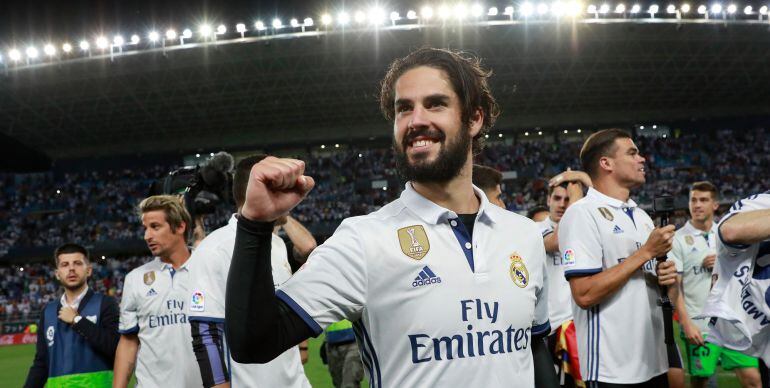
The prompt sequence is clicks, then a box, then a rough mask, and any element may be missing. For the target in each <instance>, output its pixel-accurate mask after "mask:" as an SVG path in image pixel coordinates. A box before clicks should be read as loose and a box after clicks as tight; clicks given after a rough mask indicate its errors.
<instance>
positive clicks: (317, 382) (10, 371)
mask: <svg viewBox="0 0 770 388" xmlns="http://www.w3.org/2000/svg"><path fill="white" fill-rule="evenodd" d="M676 338H677V341H679V346H680V349H684V344H683V343H682V341H681V339H680V338H679V330H678V328H677V332H676ZM322 340H323V337H319V338H314V339H311V340H310V343H309V344H308V348H309V349H308V351H309V353H308V354H309V359H308V362H307V364H305V374H306V375H307V378H308V380H310V383H311V384H312V385H313V387H320V388H331V387H332V383H331V377H330V376H329V372H328V371H327V369H326V365H324V364H323V363H321V358H320V356H319V355H318V354H319V353H318V347H319V346H320V345H321V341H322ZM34 355H35V345H15V346H1V347H0V385H1V386H3V387H21V386H22V385H23V384H24V379H25V378H26V376H27V371H28V370H29V366H30V365H31V364H32V358H33V357H34ZM717 373H718V375H717V380H718V383H719V387H720V388H738V387H740V384H739V383H738V381H737V379H736V378H735V375H733V374H732V373H729V372H725V371H722V370H721V369H719V371H718V372H717ZM132 381H133V380H132ZM688 381H689V380H688ZM688 384H689V383H688ZM131 386H133V383H132V384H131ZM362 386H363V387H368V384H367V383H366V381H364V383H363V384H362Z"/></svg>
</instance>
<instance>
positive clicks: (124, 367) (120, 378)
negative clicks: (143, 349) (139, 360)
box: [112, 334, 139, 388]
mask: <svg viewBox="0 0 770 388" xmlns="http://www.w3.org/2000/svg"><path fill="white" fill-rule="evenodd" d="M138 351H139V337H138V336H137V335H136V334H122V335H121V336H120V341H119V342H118V350H117V351H116V352H115V366H114V369H115V370H114V373H115V374H114V377H113V380H112V388H126V387H127V386H128V382H129V380H131V375H132V374H134V368H135V367H136V354H137V352H138Z"/></svg>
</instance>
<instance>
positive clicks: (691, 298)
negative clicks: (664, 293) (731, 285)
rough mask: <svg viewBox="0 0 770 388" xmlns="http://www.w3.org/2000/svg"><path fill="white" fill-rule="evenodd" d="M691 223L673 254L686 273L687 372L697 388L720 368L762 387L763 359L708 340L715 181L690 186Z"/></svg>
mask: <svg viewBox="0 0 770 388" xmlns="http://www.w3.org/2000/svg"><path fill="white" fill-rule="evenodd" d="M689 208H690V217H691V218H690V220H689V221H687V223H685V225H684V226H683V227H681V228H680V229H679V230H677V231H676V235H675V236H674V244H673V248H672V249H671V252H670V253H669V256H670V257H671V259H672V260H674V262H675V263H676V265H677V269H678V270H681V271H680V272H681V273H682V275H681V280H680V284H681V286H680V287H681V288H680V293H679V298H678V300H677V301H676V303H675V304H674V306H675V307H676V311H677V314H678V315H679V323H680V324H681V327H682V332H681V334H682V336H683V337H684V338H685V340H686V343H685V348H686V350H687V351H686V353H687V359H688V360H687V361H688V362H687V369H688V373H689V374H690V384H691V386H692V387H693V388H702V387H705V386H706V384H707V383H708V381H709V378H711V377H712V376H714V373H715V372H716V368H717V365H718V364H720V365H722V369H725V370H728V371H729V370H734V371H735V374H736V376H737V377H738V379H739V380H740V382H741V385H742V386H744V387H759V386H761V381H760V376H759V369H757V368H758V365H759V363H758V360H757V359H756V358H754V357H751V356H747V355H745V354H743V353H741V352H738V351H735V350H731V349H728V348H724V347H721V346H718V345H715V344H713V343H711V342H709V341H708V336H707V334H706V324H707V323H708V322H707V321H706V320H704V319H697V320H693V319H692V317H694V316H696V315H698V314H700V312H701V311H702V310H703V305H704V303H705V302H706V298H707V297H708V294H709V290H710V289H711V273H712V270H713V268H714V264H715V261H716V238H717V237H716V235H717V226H716V223H715V222H714V214H715V212H716V211H717V209H719V191H718V190H717V187H716V186H714V185H713V184H712V183H710V182H696V183H693V184H692V186H691V187H690V201H689Z"/></svg>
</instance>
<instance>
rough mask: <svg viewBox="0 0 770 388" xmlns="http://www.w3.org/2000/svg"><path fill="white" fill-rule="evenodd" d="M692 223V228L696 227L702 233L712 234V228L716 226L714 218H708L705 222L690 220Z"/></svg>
mask: <svg viewBox="0 0 770 388" xmlns="http://www.w3.org/2000/svg"><path fill="white" fill-rule="evenodd" d="M690 223H691V224H692V226H694V227H695V229H698V230H700V231H701V232H707V233H708V232H710V231H711V227H712V226H713V225H714V217H709V218H706V219H705V220H703V221H698V220H696V219H690Z"/></svg>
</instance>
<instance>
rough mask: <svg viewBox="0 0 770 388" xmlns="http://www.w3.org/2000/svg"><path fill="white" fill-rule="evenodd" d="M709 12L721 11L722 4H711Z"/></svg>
mask: <svg viewBox="0 0 770 388" xmlns="http://www.w3.org/2000/svg"><path fill="white" fill-rule="evenodd" d="M711 13H713V14H718V13H722V4H719V3H716V4H714V5H712V6H711Z"/></svg>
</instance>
